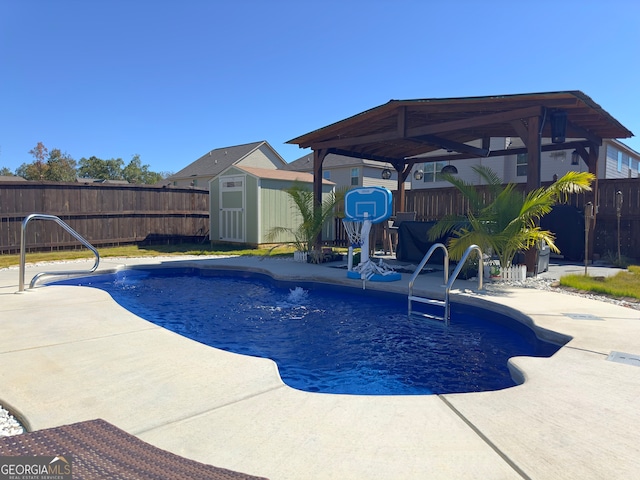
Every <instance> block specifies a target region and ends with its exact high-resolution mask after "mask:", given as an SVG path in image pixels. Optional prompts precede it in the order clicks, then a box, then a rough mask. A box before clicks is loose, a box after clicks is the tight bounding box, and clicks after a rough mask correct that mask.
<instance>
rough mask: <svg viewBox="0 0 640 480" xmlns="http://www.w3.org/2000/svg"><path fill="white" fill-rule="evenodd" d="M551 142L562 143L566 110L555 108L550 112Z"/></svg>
mask: <svg viewBox="0 0 640 480" xmlns="http://www.w3.org/2000/svg"><path fill="white" fill-rule="evenodd" d="M550 120H551V143H564V141H565V140H566V133H567V112H565V111H564V110H556V111H554V112H552V113H551V119H550Z"/></svg>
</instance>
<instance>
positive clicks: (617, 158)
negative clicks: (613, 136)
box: [607, 145, 622, 172]
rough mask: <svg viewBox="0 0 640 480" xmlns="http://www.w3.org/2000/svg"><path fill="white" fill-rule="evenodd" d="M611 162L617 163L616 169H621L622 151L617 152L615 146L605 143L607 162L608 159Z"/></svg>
mask: <svg viewBox="0 0 640 480" xmlns="http://www.w3.org/2000/svg"><path fill="white" fill-rule="evenodd" d="M609 160H610V161H611V162H613V163H614V164H615V163H617V164H618V171H619V172H621V171H622V152H619V151H618V150H617V149H616V148H613V147H612V146H611V145H607V163H609V162H608V161H609Z"/></svg>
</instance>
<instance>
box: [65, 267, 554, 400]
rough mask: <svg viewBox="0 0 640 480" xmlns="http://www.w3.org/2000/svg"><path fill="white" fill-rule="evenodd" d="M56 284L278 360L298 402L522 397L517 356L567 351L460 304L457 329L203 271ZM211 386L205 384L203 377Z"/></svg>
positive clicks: (398, 311) (197, 336)
mask: <svg viewBox="0 0 640 480" xmlns="http://www.w3.org/2000/svg"><path fill="white" fill-rule="evenodd" d="M57 284H67V285H86V286H92V287H96V288H100V289H103V290H105V291H107V292H109V293H110V294H111V296H112V297H113V298H114V299H115V300H116V301H117V302H118V303H119V304H120V305H122V306H123V307H125V308H126V309H128V310H130V311H131V312H133V313H135V314H136V315H139V316H140V317H143V318H145V319H147V320H149V321H151V322H153V323H155V324H157V325H160V326H162V327H165V328H167V329H169V330H172V331H174V332H176V333H179V334H181V335H183V336H185V337H188V338H191V339H193V340H196V341H198V342H202V343H204V344H206V345H210V346H212V347H216V348H219V349H222V350H228V351H231V352H236V353H240V354H245V355H253V356H259V357H266V358H271V359H273V360H274V361H275V362H276V363H277V364H278V368H279V371H280V375H281V377H282V380H283V381H284V382H285V383H286V384H287V385H289V386H291V387H293V388H297V389H300V390H306V391H311V392H323V393H344V394H360V395H424V394H442V393H455V392H477V391H485V390H497V389H502V388H507V387H511V386H514V385H515V382H514V381H513V380H512V378H511V376H510V374H509V370H508V368H507V360H508V359H509V358H510V357H513V356H521V355H527V356H550V355H552V354H553V353H555V351H556V350H557V349H558V348H559V347H558V346H557V345H552V344H549V343H546V342H542V341H540V340H538V339H537V338H536V337H535V335H534V334H533V332H532V331H531V330H530V329H528V328H527V327H525V326H523V325H521V324H519V323H518V322H516V321H514V320H512V319H509V318H508V317H505V316H503V315H500V314H496V313H492V312H490V311H488V310H481V309H477V308H471V307H467V306H462V305H456V304H453V306H452V314H451V325H450V326H449V327H445V326H444V325H442V324H441V323H439V322H433V321H429V320H425V319H423V318H419V317H408V316H407V301H406V296H398V295H390V294H384V293H380V292H373V291H371V290H368V291H362V290H361V289H349V288H347V287H337V286H327V285H320V284H313V283H304V282H297V283H283V282H276V281H274V280H272V279H270V278H269V277H267V276H261V275H255V274H247V273H240V272H219V271H216V270H204V269H203V270H200V269H189V270H187V269H164V268H163V269H155V270H137V269H136V270H125V271H122V272H119V273H116V274H110V275H99V276H93V277H87V278H84V279H80V280H78V279H75V280H67V281H64V282H57ZM205 374H206V372H205Z"/></svg>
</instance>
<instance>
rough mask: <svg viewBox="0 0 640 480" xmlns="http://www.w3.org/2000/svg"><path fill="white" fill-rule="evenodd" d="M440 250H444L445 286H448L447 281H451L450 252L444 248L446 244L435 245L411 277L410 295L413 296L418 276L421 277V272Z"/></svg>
mask: <svg viewBox="0 0 640 480" xmlns="http://www.w3.org/2000/svg"><path fill="white" fill-rule="evenodd" d="M438 248H442V250H444V284H445V285H446V284H447V281H448V279H449V251H448V250H447V247H445V246H444V244H442V243H434V244H433V245H431V248H430V249H429V251H428V252H427V253H426V254H425V256H424V257H422V261H421V262H420V264H419V265H418V267H417V268H416V269H415V271H414V272H413V275H411V280H409V295H413V283H414V282H415V281H416V278H418V275H420V272H421V271H422V269H423V268H424V266H425V265H426V264H427V262H428V261H429V259H430V258H431V256H432V255H433V253H434V252H435V251H436V250H437V249H438Z"/></svg>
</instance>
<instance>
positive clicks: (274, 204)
mask: <svg viewBox="0 0 640 480" xmlns="http://www.w3.org/2000/svg"><path fill="white" fill-rule="evenodd" d="M294 184H303V185H305V186H307V187H308V188H309V191H312V189H313V175H312V174H309V173H302V172H291V171H286V170H272V169H265V168H256V167H241V166H237V165H236V166H231V167H229V168H227V169H226V170H224V171H223V172H221V173H220V175H218V176H217V177H215V178H213V179H211V181H210V182H209V192H210V195H209V204H210V209H209V211H210V215H209V218H210V220H209V221H210V227H209V231H210V238H211V241H212V242H225V243H240V244H247V245H260V244H266V243H280V242H288V241H292V240H293V237H290V238H287V237H286V236H285V235H280V236H279V237H277V238H276V239H274V240H272V241H270V240H268V235H269V232H270V231H271V230H272V229H273V228H274V227H284V228H291V229H295V228H297V227H298V226H299V225H300V223H301V221H302V220H301V217H300V214H299V212H298V209H297V207H296V206H295V204H294V203H293V201H292V200H291V197H290V196H289V194H288V193H287V192H286V191H285V190H286V189H288V188H290V187H291V186H293V185H294ZM334 190H335V184H334V183H333V182H329V181H327V180H324V181H323V182H322V192H323V195H326V194H330V193H331V192H334ZM324 236H325V238H326V239H327V240H333V238H334V232H333V225H331V228H329V229H328V230H327V231H326V232H325V234H324Z"/></svg>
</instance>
